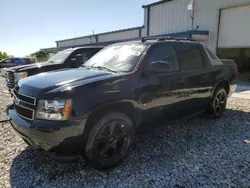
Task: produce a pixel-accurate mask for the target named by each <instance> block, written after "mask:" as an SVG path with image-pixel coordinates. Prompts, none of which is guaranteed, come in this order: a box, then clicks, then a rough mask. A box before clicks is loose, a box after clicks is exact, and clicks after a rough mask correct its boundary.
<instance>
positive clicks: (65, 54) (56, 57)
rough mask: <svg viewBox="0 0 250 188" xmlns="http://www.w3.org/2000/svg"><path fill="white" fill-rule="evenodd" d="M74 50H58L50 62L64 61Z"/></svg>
mask: <svg viewBox="0 0 250 188" xmlns="http://www.w3.org/2000/svg"><path fill="white" fill-rule="evenodd" d="M72 51H73V50H63V51H60V52H58V53H57V54H56V55H54V56H53V57H51V58H50V59H49V60H48V62H50V63H62V62H63V61H64V60H65V59H66V58H67V57H68V56H69V55H70V54H71V53H72Z"/></svg>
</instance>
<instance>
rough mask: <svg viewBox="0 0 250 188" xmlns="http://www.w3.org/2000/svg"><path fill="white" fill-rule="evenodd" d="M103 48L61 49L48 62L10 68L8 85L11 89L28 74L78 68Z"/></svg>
mask: <svg viewBox="0 0 250 188" xmlns="http://www.w3.org/2000/svg"><path fill="white" fill-rule="evenodd" d="M102 48H103V47H102V46H89V47H78V48H69V49H66V50H63V51H60V52H59V53H57V54H56V55H55V56H53V57H51V58H50V59H49V60H48V61H47V62H42V63H35V64H30V65H21V66H17V67H13V68H10V69H8V70H7V73H6V74H7V86H8V88H9V89H10V90H11V89H13V88H14V87H15V84H16V83H17V82H18V81H19V80H20V79H23V78H26V77H27V76H32V75H35V74H39V73H43V72H48V71H53V70H58V69H64V68H78V67H79V66H80V65H82V64H83V63H84V62H86V61H87V60H88V59H89V58H90V57H92V56H93V55H94V54H96V53H97V52H98V51H100V50H101V49H102Z"/></svg>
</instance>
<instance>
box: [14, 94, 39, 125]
mask: <svg viewBox="0 0 250 188" xmlns="http://www.w3.org/2000/svg"><path fill="white" fill-rule="evenodd" d="M35 104H36V99H35V98H33V97H30V96H27V95H23V94H21V93H18V92H17V91H16V90H14V107H15V110H16V112H17V114H18V115H19V116H21V117H23V118H25V119H28V120H33V119H34V114H35Z"/></svg>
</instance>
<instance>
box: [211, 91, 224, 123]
mask: <svg viewBox="0 0 250 188" xmlns="http://www.w3.org/2000/svg"><path fill="white" fill-rule="evenodd" d="M226 105H227V92H226V90H225V88H223V87H220V88H218V89H216V90H215V92H214V95H213V97H212V100H211V102H210V104H209V107H208V110H207V113H208V114H209V115H211V116H212V118H220V117H221V116H222V115H223V113H224V111H225V109H226Z"/></svg>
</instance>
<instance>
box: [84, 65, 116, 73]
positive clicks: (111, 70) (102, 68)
mask: <svg viewBox="0 0 250 188" xmlns="http://www.w3.org/2000/svg"><path fill="white" fill-rule="evenodd" d="M85 67H87V68H97V69H99V70H106V71H109V72H114V73H117V72H118V71H116V70H113V69H110V68H107V67H103V66H90V67H88V66H85Z"/></svg>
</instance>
